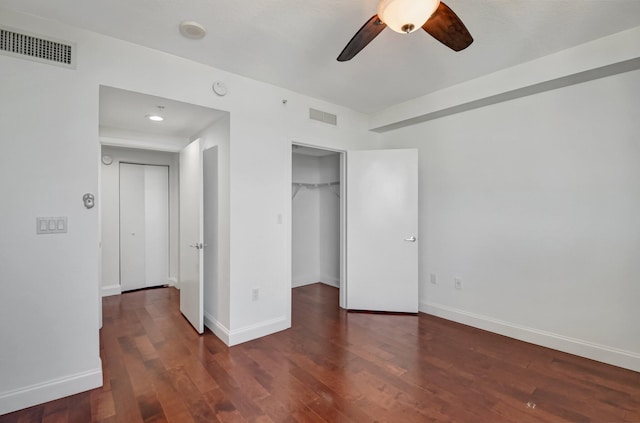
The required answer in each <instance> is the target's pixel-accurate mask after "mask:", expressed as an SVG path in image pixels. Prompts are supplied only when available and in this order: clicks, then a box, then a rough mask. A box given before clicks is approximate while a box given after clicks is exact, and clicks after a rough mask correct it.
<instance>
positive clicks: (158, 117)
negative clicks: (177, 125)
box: [145, 106, 164, 122]
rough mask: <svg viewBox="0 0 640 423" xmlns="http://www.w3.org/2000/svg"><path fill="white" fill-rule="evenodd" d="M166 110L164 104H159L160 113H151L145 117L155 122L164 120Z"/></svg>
mask: <svg viewBox="0 0 640 423" xmlns="http://www.w3.org/2000/svg"><path fill="white" fill-rule="evenodd" d="M163 110H164V106H158V113H151V114H148V115H146V116H145V117H146V118H147V119H149V120H152V121H154V122H162V121H163V120H164V117H162V111H163Z"/></svg>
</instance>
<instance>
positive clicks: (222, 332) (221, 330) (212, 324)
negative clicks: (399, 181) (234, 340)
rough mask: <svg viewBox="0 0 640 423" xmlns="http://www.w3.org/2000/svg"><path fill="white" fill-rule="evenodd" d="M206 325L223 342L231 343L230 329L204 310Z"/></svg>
mask: <svg viewBox="0 0 640 423" xmlns="http://www.w3.org/2000/svg"><path fill="white" fill-rule="evenodd" d="M204 325H205V326H206V327H208V328H209V329H210V330H211V332H213V334H214V335H215V336H217V337H218V338H220V340H221V341H222V342H224V343H225V344H226V345H229V329H228V328H227V327H226V326H224V325H223V324H222V323H220V322H219V321H218V320H216V319H215V318H214V317H213V316H212V315H210V314H209V313H207V312H206V311H205V312H204Z"/></svg>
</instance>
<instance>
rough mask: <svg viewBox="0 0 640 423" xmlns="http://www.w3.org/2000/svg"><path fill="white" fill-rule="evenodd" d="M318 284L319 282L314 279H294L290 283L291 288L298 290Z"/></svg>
mask: <svg viewBox="0 0 640 423" xmlns="http://www.w3.org/2000/svg"><path fill="white" fill-rule="evenodd" d="M318 282H320V280H319V279H318V278H315V277H309V278H301V279H294V280H293V281H291V288H300V287H301V286H307V285H313V284H314V283H318Z"/></svg>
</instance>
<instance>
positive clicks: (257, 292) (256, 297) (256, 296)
mask: <svg viewBox="0 0 640 423" xmlns="http://www.w3.org/2000/svg"><path fill="white" fill-rule="evenodd" d="M259 299H260V288H253V289H252V290H251V300H252V301H258V300H259Z"/></svg>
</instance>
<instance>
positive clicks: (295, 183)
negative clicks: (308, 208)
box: [292, 182, 340, 188]
mask: <svg viewBox="0 0 640 423" xmlns="http://www.w3.org/2000/svg"><path fill="white" fill-rule="evenodd" d="M292 184H293V185H295V186H298V187H305V188H320V187H331V186H334V185H340V182H321V183H319V184H311V183H308V182H292Z"/></svg>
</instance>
